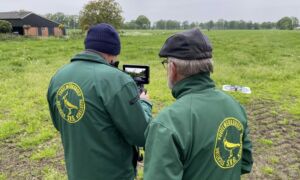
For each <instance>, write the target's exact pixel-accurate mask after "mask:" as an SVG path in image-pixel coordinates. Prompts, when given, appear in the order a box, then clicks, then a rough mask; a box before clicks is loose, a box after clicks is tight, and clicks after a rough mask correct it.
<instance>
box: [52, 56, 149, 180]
mask: <svg viewBox="0 0 300 180" xmlns="http://www.w3.org/2000/svg"><path fill="white" fill-rule="evenodd" d="M47 98H48V103H49V108H50V114H51V117H52V120H53V124H54V126H55V128H56V129H57V130H58V131H59V132H60V134H61V139H62V143H63V147H64V153H65V161H66V167H67V173H68V178H69V179H70V180H77V179H78V180H94V179H95V180H99V179H105V180H106V179H107V180H121V179H122V180H132V179H134V167H133V164H132V159H133V146H144V144H145V138H144V131H145V129H146V127H147V125H148V122H149V120H150V118H151V108H152V106H151V104H150V103H149V102H147V101H144V100H141V99H140V98H139V93H138V90H137V86H136V84H135V82H134V81H133V79H132V78H131V77H130V76H129V75H127V74H125V73H123V72H122V71H120V70H118V69H117V68H114V67H112V66H110V65H109V64H108V63H107V62H106V61H105V60H104V59H103V58H102V57H101V56H99V55H98V54H95V53H91V52H83V53H81V54H78V55H76V56H75V57H74V58H73V59H72V60H71V63H69V64H67V65H65V66H64V67H62V68H61V69H60V70H59V71H58V72H57V73H56V74H55V75H54V76H53V78H52V80H51V82H50V85H49V89H48V94H47Z"/></svg>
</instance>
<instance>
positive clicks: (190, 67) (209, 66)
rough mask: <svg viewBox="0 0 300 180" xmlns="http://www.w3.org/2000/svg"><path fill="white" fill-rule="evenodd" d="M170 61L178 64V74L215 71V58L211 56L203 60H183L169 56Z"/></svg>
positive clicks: (186, 75) (186, 74) (189, 74)
mask: <svg viewBox="0 0 300 180" xmlns="http://www.w3.org/2000/svg"><path fill="white" fill-rule="evenodd" d="M168 61H171V62H173V63H174V64H175V65H176V71H177V73H178V74H180V75H182V76H184V77H188V76H191V75H194V74H198V73H204V72H211V73H212V72H213V60H212V59H211V58H208V59H201V60H183V59H177V58H173V57H169V58H168Z"/></svg>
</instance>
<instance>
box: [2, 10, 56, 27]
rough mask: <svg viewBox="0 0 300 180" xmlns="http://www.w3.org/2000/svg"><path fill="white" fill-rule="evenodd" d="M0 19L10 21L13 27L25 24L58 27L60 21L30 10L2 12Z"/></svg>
mask: <svg viewBox="0 0 300 180" xmlns="http://www.w3.org/2000/svg"><path fill="white" fill-rule="evenodd" d="M0 20H6V21H9V22H10V23H11V24H12V26H13V27H22V26H24V25H30V26H37V27H57V26H58V25H59V23H57V22H54V21H52V20H50V19H47V18H45V17H42V16H40V15H38V14H35V13H33V12H30V11H11V12H0Z"/></svg>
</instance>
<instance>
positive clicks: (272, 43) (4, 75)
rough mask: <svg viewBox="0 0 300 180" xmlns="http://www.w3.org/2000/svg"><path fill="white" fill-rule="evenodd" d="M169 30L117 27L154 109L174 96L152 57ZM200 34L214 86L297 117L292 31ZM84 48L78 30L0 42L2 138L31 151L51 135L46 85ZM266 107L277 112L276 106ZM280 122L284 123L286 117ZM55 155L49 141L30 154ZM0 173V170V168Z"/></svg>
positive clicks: (299, 53) (297, 66) (296, 47)
mask: <svg viewBox="0 0 300 180" xmlns="http://www.w3.org/2000/svg"><path fill="white" fill-rule="evenodd" d="M174 32H175V31H157V30H156V31H149V30H148V31H139V32H136V31H124V32H122V35H121V41H122V51H121V55H120V56H119V60H120V61H121V65H122V64H125V63H126V64H147V65H149V66H150V68H151V71H150V76H151V77H150V84H149V85H147V87H146V88H147V89H148V92H149V94H150V98H151V100H152V102H153V104H154V106H153V108H154V109H153V112H154V114H157V113H158V112H159V111H160V110H161V109H162V108H163V107H165V106H167V105H170V104H171V103H172V102H173V101H174V99H173V97H172V95H171V93H170V90H169V89H168V88H167V80H166V70H165V69H164V68H163V66H162V65H161V64H160V61H161V59H160V58H159V57H158V52H159V50H160V48H161V47H162V45H163V43H164V42H165V40H166V39H167V37H169V36H170V35H171V34H173V33H174ZM205 34H207V35H208V36H209V38H210V39H211V41H212V45H213V47H214V51H213V56H214V58H213V59H214V65H215V72H214V73H213V74H212V77H213V79H214V80H215V81H216V85H217V88H221V87H222V85H224V84H233V85H242V86H248V87H250V88H251V90H252V94H250V95H245V94H241V93H238V92H234V93H230V94H231V95H232V96H234V97H235V98H237V99H238V100H239V101H240V102H241V103H242V104H244V105H246V104H248V103H250V102H251V101H253V100H258V99H268V100H272V101H274V102H275V103H278V105H279V107H280V108H281V110H285V111H287V112H289V113H291V114H293V115H295V116H298V117H300V101H299V98H300V38H299V37H300V32H299V31H246V30H245V31H209V32H207V31H205ZM83 47H84V46H83V38H82V36H80V34H79V35H78V36H77V34H76V38H74V39H67V38H61V39H59V38H48V39H43V38H35V39H30V38H15V39H11V40H7V39H6V40H5V41H0V140H1V141H2V140H4V139H7V138H13V139H14V140H15V141H16V144H17V145H18V147H19V148H20V149H23V150H28V149H33V150H36V149H38V148H39V147H40V146H41V145H43V144H44V143H45V142H47V141H49V140H51V139H53V138H54V137H56V136H57V132H56V130H55V129H54V128H53V126H52V122H51V119H50V115H49V112H48V107H47V101H46V92H47V88H48V84H49V81H50V78H51V76H52V75H53V74H54V73H55V72H56V71H57V70H58V69H59V68H60V67H61V66H63V65H64V64H67V63H69V60H70V58H72V56H74V55H75V54H76V53H79V52H81V51H82V50H83ZM272 113H273V115H274V116H277V115H278V112H276V111H274V112H272ZM279 123H281V124H282V125H285V124H288V123H289V120H285V119H283V120H282V121H280V122H279ZM258 141H259V143H261V144H262V145H266V146H267V147H270V146H272V145H273V142H272V141H271V140H268V139H259V140H258ZM58 143H60V142H58ZM55 153H56V147H55V146H50V147H48V148H45V149H43V150H40V151H36V152H35V153H33V154H32V155H31V160H32V161H35V160H40V159H51V158H52V157H53V156H54V155H55ZM48 168H49V169H47V168H46V169H45V170H44V171H43V172H44V176H45V179H51V178H53V177H54V175H55V174H59V172H58V171H57V170H56V169H53V168H52V167H48ZM0 170H1V168H0ZM270 171H271V170H270V169H268V168H266V169H265V170H264V172H267V173H268V172H270ZM53 174H54V175H53ZM58 176H59V177H62V178H65V177H64V176H60V175H58ZM141 176H142V175H141ZM2 177H5V176H4V175H3V174H0V179H1V178H2Z"/></svg>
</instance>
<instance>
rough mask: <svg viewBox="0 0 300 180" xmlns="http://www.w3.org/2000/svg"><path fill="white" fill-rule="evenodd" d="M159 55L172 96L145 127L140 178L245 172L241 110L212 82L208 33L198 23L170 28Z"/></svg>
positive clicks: (172, 179) (247, 149) (247, 156)
mask: <svg viewBox="0 0 300 180" xmlns="http://www.w3.org/2000/svg"><path fill="white" fill-rule="evenodd" d="M159 55H160V57H165V58H166V60H164V61H163V62H162V63H163V64H166V65H167V71H168V84H169V87H170V88H171V89H172V95H173V97H174V98H176V102H174V104H172V105H171V106H169V107H167V108H165V109H163V110H162V111H161V112H160V113H159V114H158V116H157V117H156V119H155V120H153V121H152V122H151V123H150V124H149V126H148V128H147V130H146V133H145V135H146V147H145V148H146V152H145V167H144V180H182V179H184V180H201V179H212V180H218V179H228V180H234V179H240V176H241V174H244V173H249V172H250V171H251V167H252V163H253V161H252V153H251V148H252V145H251V141H250V140H249V135H248V134H249V129H248V126H247V117H246V113H245V110H244V109H243V107H242V106H241V105H240V104H239V103H238V102H237V101H235V100H234V99H233V98H232V97H230V96H229V95H227V94H225V93H223V92H221V91H219V90H217V89H216V88H215V84H214V81H213V80H212V79H211V78H210V73H211V72H213V65H212V59H211V58H212V47H211V45H210V43H209V41H208V38H207V37H206V36H205V35H203V34H202V33H201V32H200V31H199V30H198V29H193V30H189V31H186V32H182V33H178V34H175V35H173V36H171V37H170V38H168V39H167V40H166V42H165V44H164V46H163V47H162V49H161V51H160V53H159Z"/></svg>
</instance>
